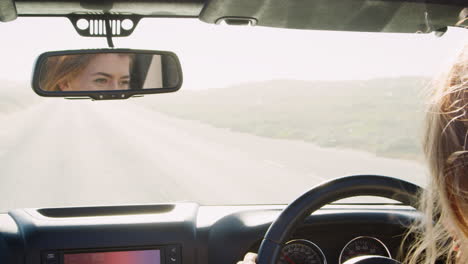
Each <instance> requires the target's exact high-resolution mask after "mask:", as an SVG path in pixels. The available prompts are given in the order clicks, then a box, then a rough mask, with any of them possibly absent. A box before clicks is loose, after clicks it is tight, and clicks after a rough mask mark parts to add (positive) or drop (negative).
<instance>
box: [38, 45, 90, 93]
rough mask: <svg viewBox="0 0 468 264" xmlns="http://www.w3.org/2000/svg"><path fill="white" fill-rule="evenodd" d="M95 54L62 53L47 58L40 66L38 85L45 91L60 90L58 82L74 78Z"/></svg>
mask: <svg viewBox="0 0 468 264" xmlns="http://www.w3.org/2000/svg"><path fill="white" fill-rule="evenodd" d="M95 56H96V54H80V55H63V56H54V57H49V58H47V61H46V63H45V64H44V66H42V69H41V77H40V87H41V89H42V90H45V91H61V89H60V84H62V83H64V82H66V81H69V80H72V79H74V78H75V77H76V76H78V75H79V74H80V73H81V72H82V71H83V70H84V69H85V68H86V67H87V66H88V65H89V63H90V61H91V60H92V59H93V58H94V57H95Z"/></svg>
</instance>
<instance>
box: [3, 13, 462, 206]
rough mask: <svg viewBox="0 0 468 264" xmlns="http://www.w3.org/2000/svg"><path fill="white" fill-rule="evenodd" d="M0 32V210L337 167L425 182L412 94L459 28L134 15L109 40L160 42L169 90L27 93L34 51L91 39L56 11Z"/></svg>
mask: <svg viewBox="0 0 468 264" xmlns="http://www.w3.org/2000/svg"><path fill="white" fill-rule="evenodd" d="M44 30H47V31H48V32H49V33H48V34H46V35H47V37H45V34H44ZM0 34H1V35H2V36H4V39H7V40H8V41H3V42H2V49H1V50H0V55H1V57H2V58H3V59H2V62H1V63H0V67H1V71H0V81H1V84H2V85H1V86H0V122H1V126H2V128H3V129H2V130H1V132H0V175H1V176H0V179H1V183H0V193H1V194H2V199H1V200H0V211H7V210H9V209H12V208H20V207H56V206H84V205H111V204H134V203H159V202H175V201H194V202H198V203H201V204H277V203H280V204H285V203H288V202H290V201H291V200H292V199H293V198H295V197H297V196H298V195H299V194H301V193H303V192H304V191H306V190H308V189H309V188H311V187H313V186H314V185H316V184H318V183H320V182H322V181H324V180H327V179H331V178H335V177H339V176H345V175H352V174H381V175H387V176H393V177H398V178H402V179H405V180H408V181H411V182H414V183H417V184H420V185H424V182H425V179H426V174H427V172H426V169H425V165H424V162H423V158H422V152H421V149H420V143H421V138H422V137H421V133H422V121H423V118H424V104H425V103H424V102H425V95H426V91H427V89H428V86H429V83H430V81H431V80H432V79H433V78H434V77H435V76H436V75H437V73H439V72H440V70H441V69H444V66H445V65H446V64H447V63H449V62H450V60H451V59H452V58H453V56H454V55H455V54H456V52H457V51H458V50H459V49H460V47H461V45H462V44H463V43H465V42H466V40H467V32H466V30H463V29H459V28H449V30H448V31H447V32H446V33H445V35H444V36H442V37H437V36H435V34H394V33H393V34H389V33H356V32H332V31H306V30H291V29H289V30H286V29H273V28H262V27H230V26H215V25H210V24H205V23H203V22H200V21H198V20H195V19H144V20H142V21H141V22H140V23H139V25H138V27H137V28H136V30H135V32H134V33H133V35H132V36H130V37H127V38H115V39H114V43H115V45H116V47H118V48H132V49H155V50H169V51H173V52H175V53H176V54H177V55H178V56H179V59H180V61H181V64H182V69H183V72H184V84H183V86H182V88H181V90H179V91H178V92H176V93H171V94H158V95H149V96H145V97H142V98H131V99H128V100H121V101H90V100H65V99H63V98H42V97H39V96H37V95H36V94H35V93H34V92H33V90H32V89H31V85H30V81H31V74H32V73H31V71H32V68H33V64H34V60H35V59H36V58H37V56H38V55H39V54H40V53H42V52H45V51H51V50H66V49H86V48H103V47H106V45H107V43H106V40H105V38H84V37H80V36H78V34H77V33H76V32H75V30H74V29H73V27H72V25H71V24H70V22H69V21H68V20H67V19H64V18H19V19H17V20H16V21H14V22H10V23H3V24H1V26H0Z"/></svg>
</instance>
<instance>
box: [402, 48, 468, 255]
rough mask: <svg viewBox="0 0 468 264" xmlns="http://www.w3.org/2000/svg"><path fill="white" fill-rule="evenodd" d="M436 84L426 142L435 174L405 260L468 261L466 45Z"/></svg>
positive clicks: (412, 232)
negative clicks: (413, 240)
mask: <svg viewBox="0 0 468 264" xmlns="http://www.w3.org/2000/svg"><path fill="white" fill-rule="evenodd" d="M434 88H435V89H433V91H432V94H431V100H430V101H429V108H428V111H427V116H426V128H425V136H424V143H423V149H424V153H425V156H426V159H427V162H428V164H429V169H430V176H431V177H430V181H429V184H428V188H427V189H426V190H425V191H424V192H423V193H422V194H421V199H420V208H419V209H420V210H421V211H422V212H423V219H422V220H421V221H418V222H417V223H415V225H414V226H413V227H412V229H411V234H412V235H414V238H415V242H414V243H413V245H412V246H411V247H410V249H409V252H407V253H408V256H407V257H406V259H405V263H407V264H434V263H436V261H437V260H439V261H440V260H442V261H444V262H445V263H457V264H460V263H468V258H467V256H468V223H467V217H468V148H467V147H468V138H467V136H468V134H467V128H468V113H467V110H468V45H465V47H464V48H463V49H462V52H461V53H460V55H459V56H458V57H457V60H456V61H455V63H454V64H453V66H452V67H451V68H450V70H449V71H448V72H447V73H446V74H445V75H444V76H443V78H441V79H440V80H439V81H437V82H435V83H434Z"/></svg>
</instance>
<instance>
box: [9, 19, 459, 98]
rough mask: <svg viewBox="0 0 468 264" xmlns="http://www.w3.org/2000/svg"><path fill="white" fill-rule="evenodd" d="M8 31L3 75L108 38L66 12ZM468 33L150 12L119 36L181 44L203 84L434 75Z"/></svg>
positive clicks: (26, 73)
mask: <svg viewBox="0 0 468 264" xmlns="http://www.w3.org/2000/svg"><path fill="white" fill-rule="evenodd" d="M26 31H27V32H28V34H25V32H26ZM0 34H1V36H3V37H2V39H3V41H2V49H1V50H0V56H1V58H2V60H1V61H2V62H1V63H0V69H1V71H0V79H9V80H23V81H24V80H26V81H28V82H29V80H30V78H31V72H32V67H33V64H34V60H35V58H36V57H37V56H38V55H39V54H40V53H41V52H44V51H49V50H63V49H82V48H105V47H107V43H106V40H105V38H83V37H80V36H79V35H78V34H77V33H76V32H75V30H74V29H73V27H72V25H71V23H70V22H69V21H68V20H67V19H64V18H50V19H44V18H41V19H37V18H19V19H17V20H16V21H13V22H10V23H0ZM467 40H468V30H462V29H457V28H450V29H449V31H448V32H447V33H446V34H445V35H444V36H443V37H441V38H438V37H435V36H434V35H433V34H389V33H355V32H351V33H345V32H331V31H306V30H285V29H272V28H264V27H230V26H215V25H210V24H205V23H203V22H200V21H198V20H195V19H144V20H142V21H141V22H140V24H139V25H138V27H137V29H136V31H135V32H134V33H133V35H132V36H130V37H128V38H118V39H115V40H114V42H115V44H116V47H118V48H134V49H155V50H171V51H174V52H176V53H177V54H178V55H179V58H180V60H181V62H182V68H183V71H184V85H183V89H200V88H214V87H223V86H228V85H232V84H235V83H240V82H250V81H261V80H270V79H299V80H317V79H318V80H333V79H338V80H343V79H369V78H376V77H386V76H390V77H393V76H400V75H432V74H434V73H435V72H437V71H438V70H439V69H440V68H441V64H443V63H446V62H447V61H448V60H449V58H450V56H453V54H454V52H455V51H456V50H457V49H459V48H460V47H461V45H462V44H463V43H467ZM0 89H1V88H0Z"/></svg>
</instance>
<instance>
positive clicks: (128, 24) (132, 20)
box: [68, 15, 141, 37]
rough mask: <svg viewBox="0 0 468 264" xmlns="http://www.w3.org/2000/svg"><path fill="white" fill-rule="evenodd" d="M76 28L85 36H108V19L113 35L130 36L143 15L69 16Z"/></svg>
mask: <svg viewBox="0 0 468 264" xmlns="http://www.w3.org/2000/svg"><path fill="white" fill-rule="evenodd" d="M68 18H69V19H70V21H71V22H72V24H73V26H74V27H75V30H76V31H77V32H78V34H80V35H81V36H83V37H106V36H107V25H106V23H107V20H109V23H110V33H111V35H112V37H127V36H130V35H131V34H132V32H133V30H134V29H135V28H136V26H137V24H138V22H139V21H140V19H141V17H138V16H124V15H108V16H104V15H72V16H69V17H68Z"/></svg>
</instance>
